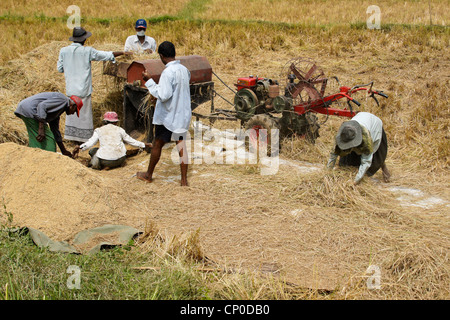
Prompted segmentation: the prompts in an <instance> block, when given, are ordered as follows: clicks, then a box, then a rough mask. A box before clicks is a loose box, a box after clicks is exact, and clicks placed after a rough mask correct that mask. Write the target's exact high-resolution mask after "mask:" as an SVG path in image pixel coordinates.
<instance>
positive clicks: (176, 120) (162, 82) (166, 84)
mask: <svg viewBox="0 0 450 320" xmlns="http://www.w3.org/2000/svg"><path fill="white" fill-rule="evenodd" d="M158 54H159V56H160V58H161V61H162V63H163V64H164V65H165V69H164V70H163V72H162V73H161V77H160V79H159V83H158V84H156V83H155V81H154V80H153V79H150V75H149V74H148V73H146V72H145V71H144V72H143V73H142V76H143V79H144V80H145V81H146V83H145V86H146V87H147V88H148V91H149V92H150V94H151V95H152V96H153V97H155V98H156V99H157V101H156V106H155V112H154V115H153V124H154V125H155V141H154V143H153V148H152V151H151V155H150V163H149V164H148V169H147V171H146V172H138V173H137V174H136V176H137V178H138V179H141V180H144V181H147V182H152V176H153V171H154V169H155V167H156V164H157V163H158V161H159V158H160V157H161V150H162V147H163V146H164V145H165V144H166V143H168V142H170V141H176V144H177V148H178V153H179V156H180V170H181V185H182V186H187V184H188V183H187V169H188V154H187V150H186V142H185V140H186V132H187V130H188V129H189V124H190V121H191V115H192V112H191V96H190V86H189V81H190V78H191V73H190V72H189V70H188V69H187V68H186V67H185V66H183V65H182V64H181V63H180V61H179V60H175V46H174V45H173V43H171V42H169V41H164V42H163V43H161V44H160V45H159V47H158Z"/></svg>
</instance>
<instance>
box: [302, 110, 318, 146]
mask: <svg viewBox="0 0 450 320" xmlns="http://www.w3.org/2000/svg"><path fill="white" fill-rule="evenodd" d="M305 118H306V121H307V122H308V127H307V128H306V139H307V140H308V141H309V142H311V143H312V144H314V143H315V142H316V139H317V138H318V137H319V128H320V124H319V120H318V119H317V116H316V115H315V114H313V113H312V112H307V113H305Z"/></svg>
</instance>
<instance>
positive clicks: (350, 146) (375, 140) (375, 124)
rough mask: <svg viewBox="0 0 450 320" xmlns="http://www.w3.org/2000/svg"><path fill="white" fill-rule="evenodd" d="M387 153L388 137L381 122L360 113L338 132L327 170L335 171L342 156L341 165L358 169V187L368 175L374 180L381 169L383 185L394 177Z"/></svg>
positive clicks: (364, 113)
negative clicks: (387, 159)
mask: <svg viewBox="0 0 450 320" xmlns="http://www.w3.org/2000/svg"><path fill="white" fill-rule="evenodd" d="M387 149H388V145H387V139H386V133H385V132H384V129H383V122H382V121H381V119H380V118H378V117H377V116H374V115H373V114H371V113H368V112H359V113H358V114H357V115H356V116H354V117H353V118H352V119H351V120H350V121H346V122H344V123H343V124H342V125H341V127H340V128H339V131H338V133H337V135H336V146H335V148H334V150H333V152H331V154H330V158H329V160H328V164H327V167H328V168H333V167H334V165H335V163H336V159H337V157H338V156H340V160H339V165H341V166H346V165H347V166H359V170H358V173H357V175H356V177H355V180H354V183H355V184H358V183H359V182H360V181H361V179H362V178H363V177H364V175H365V174H366V173H367V175H368V176H372V175H374V174H375V172H377V171H378V170H379V169H380V168H381V170H382V172H383V179H384V181H385V182H389V178H390V176H391V175H390V173H389V171H388V169H387V166H386V163H385V160H386V155H387Z"/></svg>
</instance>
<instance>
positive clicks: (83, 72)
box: [57, 27, 132, 143]
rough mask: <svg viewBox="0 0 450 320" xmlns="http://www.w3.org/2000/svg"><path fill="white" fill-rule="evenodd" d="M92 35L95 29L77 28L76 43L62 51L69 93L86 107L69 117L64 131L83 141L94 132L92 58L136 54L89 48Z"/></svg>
mask: <svg viewBox="0 0 450 320" xmlns="http://www.w3.org/2000/svg"><path fill="white" fill-rule="evenodd" d="M91 35H92V33H91V32H89V31H86V30H84V29H83V28H81V27H75V28H74V29H73V34H72V37H70V38H69V40H70V41H73V44H71V45H70V46H67V47H64V48H62V49H61V50H60V52H59V58H58V62H57V69H58V71H59V72H61V73H64V76H65V79H66V95H68V96H71V95H75V96H78V97H80V98H81V99H82V100H83V105H84V108H83V109H82V111H81V113H80V117H79V118H78V117H76V116H73V115H72V116H67V117H66V126H65V130H64V138H65V139H66V140H72V141H76V142H80V143H81V142H85V141H87V140H88V139H89V138H90V137H91V136H92V133H93V131H94V122H93V118H92V103H91V93H92V72H91V61H107V60H111V61H114V60H115V57H117V56H120V55H123V54H127V55H128V54H132V53H131V52H122V51H118V52H112V51H99V50H95V49H94V48H92V47H85V46H84V43H85V41H86V39H87V38H89V37H90V36H91Z"/></svg>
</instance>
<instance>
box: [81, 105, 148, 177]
mask: <svg viewBox="0 0 450 320" xmlns="http://www.w3.org/2000/svg"><path fill="white" fill-rule="evenodd" d="M118 122H119V117H118V116H117V113H115V112H113V111H108V112H106V113H105V114H104V115H103V123H104V124H105V125H104V126H102V127H100V128H97V129H95V130H94V134H93V135H92V137H91V138H90V139H89V140H88V141H87V142H85V143H83V144H82V145H80V146H76V147H75V149H74V151H73V155H74V157H75V156H76V155H78V152H79V150H80V149H81V150H87V149H89V148H91V147H92V146H94V145H95V144H96V143H97V142H98V141H100V148H92V149H91V150H89V155H90V156H91V162H90V165H91V166H92V168H93V169H98V170H101V169H111V168H115V167H119V166H121V165H123V164H124V162H125V159H126V154H127V149H126V148H125V144H124V142H126V143H128V144H130V145H132V146H134V147H139V148H146V149H147V150H148V149H149V148H151V147H152V145H151V143H144V142H140V141H137V140H135V139H133V138H132V137H130V136H129V135H128V134H127V133H126V132H125V130H124V129H122V128H121V127H119V126H118V125H117V124H118Z"/></svg>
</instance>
